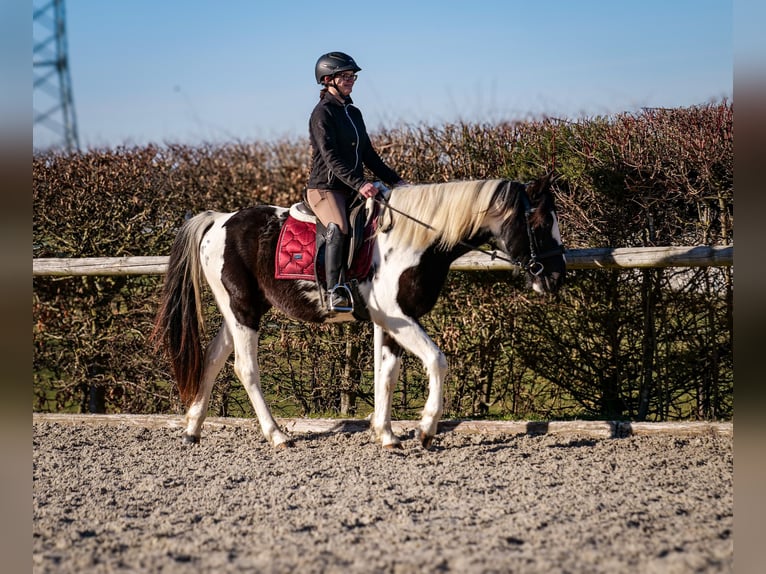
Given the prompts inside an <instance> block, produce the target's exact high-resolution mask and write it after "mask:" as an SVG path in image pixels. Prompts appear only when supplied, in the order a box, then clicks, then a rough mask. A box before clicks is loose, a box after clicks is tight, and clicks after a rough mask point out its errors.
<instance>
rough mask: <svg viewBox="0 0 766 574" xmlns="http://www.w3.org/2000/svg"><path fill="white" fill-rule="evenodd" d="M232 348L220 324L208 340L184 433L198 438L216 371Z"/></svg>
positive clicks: (229, 338) (227, 331)
mask: <svg viewBox="0 0 766 574" xmlns="http://www.w3.org/2000/svg"><path fill="white" fill-rule="evenodd" d="M233 350H234V342H233V341H232V338H231V334H230V333H229V330H228V329H227V328H226V325H225V324H224V325H221V328H220V329H219V330H218V334H217V335H216V336H215V337H214V338H213V340H212V341H210V344H209V345H208V346H207V349H206V351H205V365H204V367H203V371H202V378H201V379H200V385H199V390H198V391H197V396H195V397H194V401H193V402H192V404H191V405H190V406H189V410H188V411H187V412H186V435H187V436H189V437H196V438H199V436H200V434H201V432H202V423H203V422H205V417H206V416H207V407H208V404H210V393H211V392H212V391H213V384H214V383H215V379H216V377H218V373H220V372H221V369H222V368H223V366H224V365H225V364H226V360H227V359H228V358H229V355H231V352H232V351H233Z"/></svg>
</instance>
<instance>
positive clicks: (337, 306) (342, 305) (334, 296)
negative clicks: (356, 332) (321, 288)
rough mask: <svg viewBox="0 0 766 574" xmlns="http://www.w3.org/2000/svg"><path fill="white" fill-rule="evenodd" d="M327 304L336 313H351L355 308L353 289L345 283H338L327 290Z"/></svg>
mask: <svg viewBox="0 0 766 574" xmlns="http://www.w3.org/2000/svg"><path fill="white" fill-rule="evenodd" d="M327 306H328V307H329V308H330V311H334V312H336V313H350V312H352V311H353V310H354V303H353V299H352V297H351V289H349V288H348V285H346V284H345V283H338V284H337V285H336V286H335V287H333V288H332V289H330V290H329V291H328V292H327Z"/></svg>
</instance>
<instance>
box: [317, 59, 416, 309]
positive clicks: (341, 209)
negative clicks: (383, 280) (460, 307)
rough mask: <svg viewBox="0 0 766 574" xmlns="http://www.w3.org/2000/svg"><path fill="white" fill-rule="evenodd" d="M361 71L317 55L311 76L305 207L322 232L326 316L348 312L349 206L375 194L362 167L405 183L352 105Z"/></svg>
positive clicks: (343, 61) (392, 181) (342, 61)
mask: <svg viewBox="0 0 766 574" xmlns="http://www.w3.org/2000/svg"><path fill="white" fill-rule="evenodd" d="M360 70H361V68H360V67H359V66H358V65H357V64H356V62H355V61H354V59H353V58H352V57H351V56H349V55H348V54H344V53H343V52H330V53H328V54H324V55H322V56H320V58H319V59H318V60H317V63H316V66H315V67H314V74H315V76H316V81H317V83H318V84H320V85H322V91H321V92H320V94H319V103H317V105H316V106H315V107H314V111H313V112H312V113H311V119H310V120H309V139H310V141H311V149H312V154H311V174H310V175H309V181H308V189H307V190H306V203H308V205H309V207H311V209H312V210H313V211H314V213H315V214H316V216H317V218H319V221H321V222H322V224H323V225H324V226H325V227H326V229H327V231H326V232H325V260H324V261H325V280H326V283H327V289H328V297H327V304H328V307H329V309H330V310H331V311H340V312H343V311H350V310H351V293H350V291H349V290H348V288H347V287H345V285H344V284H345V277H344V275H345V273H344V268H343V263H344V260H345V258H344V256H343V253H344V248H345V243H346V237H347V235H348V231H349V229H348V228H349V224H348V215H347V211H348V205H349V204H350V203H351V200H353V199H354V198H355V197H356V195H357V193H358V194H360V195H362V196H363V197H366V198H369V197H374V196H375V195H376V194H377V193H378V190H377V188H376V187H375V186H374V185H373V184H372V183H370V182H368V181H366V180H365V179H364V167H365V166H367V167H368V168H369V169H370V170H371V171H372V173H374V174H375V175H376V176H377V177H378V178H380V179H381V180H383V181H384V182H386V183H389V184H393V185H403V184H404V183H406V182H405V181H404V180H402V178H401V177H400V176H399V174H398V173H396V172H395V171H394V170H393V169H391V168H390V167H389V166H388V165H386V163H385V162H384V161H383V160H382V159H381V158H380V156H379V155H378V152H377V151H375V148H374V147H373V145H372V143H371V142H370V138H369V136H368V135H367V128H366V127H365V125H364V120H363V119H362V112H361V111H360V110H359V108H357V107H356V106H354V105H353V101H352V100H351V91H352V90H353V89H354V82H356V78H357V74H356V73H357V72H359V71H360Z"/></svg>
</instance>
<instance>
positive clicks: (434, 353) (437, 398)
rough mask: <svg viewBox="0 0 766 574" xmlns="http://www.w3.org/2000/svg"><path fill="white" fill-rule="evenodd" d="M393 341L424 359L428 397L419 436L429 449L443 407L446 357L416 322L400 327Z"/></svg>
mask: <svg viewBox="0 0 766 574" xmlns="http://www.w3.org/2000/svg"><path fill="white" fill-rule="evenodd" d="M396 340H397V341H398V342H399V344H400V345H401V346H402V347H404V349H406V350H407V351H410V352H411V353H413V354H414V355H416V356H417V357H418V358H419V359H420V360H421V361H422V362H423V367H424V368H425V370H426V373H428V398H427V399H426V404H425V406H424V407H423V415H422V417H421V419H420V437H419V438H420V442H421V444H422V445H423V447H424V448H430V447H431V444H432V443H433V440H434V436H436V430H437V427H438V426H439V419H440V418H441V415H442V411H443V409H444V407H443V404H442V403H443V394H444V380H445V379H446V377H447V358H446V357H445V356H444V353H443V352H442V351H441V350H440V349H439V347H437V346H436V344H435V343H434V342H433V341H432V340H431V338H430V337H429V336H428V334H427V333H426V332H425V331H424V330H423V328H422V327H421V326H420V325H419V324H418V323H417V322H414V321H413V322H412V323H411V324H410V325H409V326H406V327H399V328H398V329H397V332H396Z"/></svg>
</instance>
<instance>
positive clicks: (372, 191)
mask: <svg viewBox="0 0 766 574" xmlns="http://www.w3.org/2000/svg"><path fill="white" fill-rule="evenodd" d="M359 194H360V195H362V196H364V197H367V198H370V197H375V196H376V195H378V188H377V187H375V186H374V185H372V184H371V183H370V182H369V181H368V182H367V183H365V184H364V185H363V186H362V187H360V188H359Z"/></svg>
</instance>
